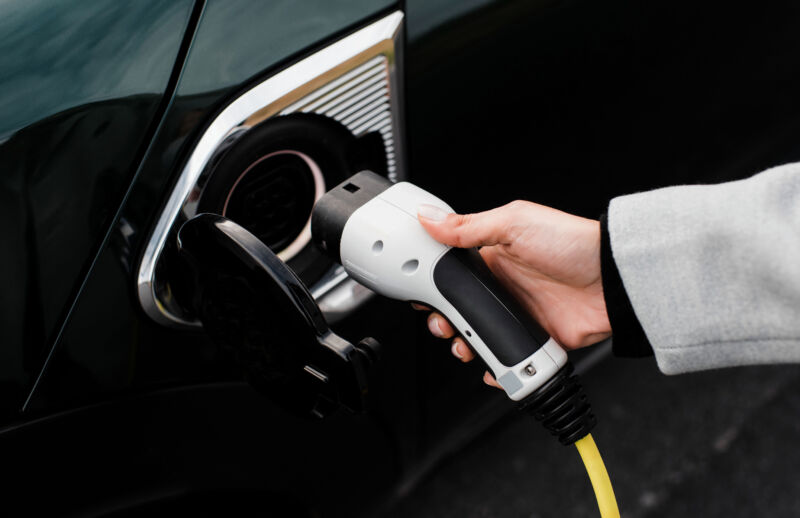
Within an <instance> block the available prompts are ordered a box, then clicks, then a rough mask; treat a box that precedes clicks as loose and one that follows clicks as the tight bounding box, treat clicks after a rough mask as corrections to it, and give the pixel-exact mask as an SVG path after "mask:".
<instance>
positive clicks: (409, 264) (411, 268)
mask: <svg viewBox="0 0 800 518" xmlns="http://www.w3.org/2000/svg"><path fill="white" fill-rule="evenodd" d="M417 268H419V261H417V260H416V259H411V260H408V261H406V262H404V263H403V266H402V267H401V269H402V270H403V273H404V274H406V275H411V274H412V273H414V272H416V271H417Z"/></svg>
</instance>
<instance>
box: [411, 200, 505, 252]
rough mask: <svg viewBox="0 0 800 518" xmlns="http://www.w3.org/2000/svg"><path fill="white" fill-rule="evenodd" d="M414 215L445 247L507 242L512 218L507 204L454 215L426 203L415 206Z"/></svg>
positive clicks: (467, 246)
mask: <svg viewBox="0 0 800 518" xmlns="http://www.w3.org/2000/svg"><path fill="white" fill-rule="evenodd" d="M417 217H418V219H419V222H420V224H422V226H423V227H424V228H425V230H427V231H428V234H430V235H431V237H433V238H434V239H435V240H436V241H439V242H440V243H443V244H445V245H448V246H455V247H457V248H472V247H474V246H491V245H496V244H501V243H508V242H509V239H508V235H509V229H510V226H511V225H510V224H511V222H512V218H511V217H510V215H509V210H508V208H507V207H499V208H496V209H492V210H488V211H486V212H477V213H475V214H454V213H447V212H445V211H444V210H442V209H441V208H439V207H436V206H434V205H427V204H426V205H420V206H419V207H418V208H417Z"/></svg>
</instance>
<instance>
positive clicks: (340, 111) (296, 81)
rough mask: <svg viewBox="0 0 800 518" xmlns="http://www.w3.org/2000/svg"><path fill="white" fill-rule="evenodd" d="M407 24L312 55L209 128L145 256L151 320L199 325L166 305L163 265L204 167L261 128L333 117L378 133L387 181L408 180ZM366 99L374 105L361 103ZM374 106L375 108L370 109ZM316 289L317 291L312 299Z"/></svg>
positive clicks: (380, 26)
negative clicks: (404, 161)
mask: <svg viewBox="0 0 800 518" xmlns="http://www.w3.org/2000/svg"><path fill="white" fill-rule="evenodd" d="M402 22H403V13H402V12H400V11H396V12H394V13H392V14H389V15H387V16H385V17H384V18H381V19H380V20H378V21H376V22H374V23H372V24H370V25H368V26H366V27H364V28H362V29H360V30H358V31H356V32H354V33H352V34H350V35H349V36H346V37H344V38H342V39H341V40H339V41H337V42H335V43H333V44H331V45H329V46H328V47H325V48H324V49H322V50H320V51H318V52H315V53H314V54H312V55H310V56H308V57H307V58H305V59H303V60H301V61H299V62H297V63H295V64H294V65H292V66H290V67H288V68H286V69H284V70H282V71H280V72H278V73H276V74H275V75H273V76H272V77H270V78H268V79H267V80H265V81H264V82H262V83H260V84H258V85H256V86H255V87H253V88H252V89H250V90H248V91H247V92H245V93H244V94H242V95H241V96H240V97H239V98H237V99H236V100H234V101H233V102H232V103H231V104H229V105H228V106H227V107H226V108H225V109H223V110H222V112H220V114H219V115H218V116H217V117H216V118H215V119H214V121H213V122H212V123H211V124H210V125H209V126H208V129H207V130H206V131H205V133H204V134H203V135H202V136H201V137H200V139H199V141H198V142H197V144H196V146H195V148H194V151H193V152H192V154H191V155H190V156H189V158H188V160H187V162H186V164H185V166H184V168H183V170H182V171H181V174H180V176H179V177H178V181H177V182H176V184H175V187H174V188H173V191H172V193H171V195H170V197H169V200H168V201H167V203H166V205H165V206H164V208H163V210H162V212H161V215H160V217H159V218H158V221H157V222H156V224H155V227H154V228H153V231H152V234H151V235H150V239H149V241H148V243H147V247H146V248H145V251H144V254H143V256H142V262H141V264H140V266H139V271H138V275H137V281H136V282H137V292H138V296H139V302H140V304H141V305H142V309H143V310H144V312H145V313H146V314H147V315H148V316H149V317H150V318H152V319H153V320H155V321H156V322H158V323H161V324H164V325H168V326H173V327H175V326H177V327H185V326H190V327H195V326H197V325H198V323H197V322H196V321H192V320H189V319H187V318H184V317H183V316H181V315H179V314H177V313H178V312H177V308H175V307H169V306H168V304H169V300H167V302H164V301H163V300H162V299H161V296H162V295H163V296H165V297H166V298H167V299H169V287H168V285H165V286H166V287H163V286H162V287H161V288H162V289H163V290H164V293H161V294H160V293H158V292H157V290H158V289H159V288H160V287H159V283H158V281H157V279H156V267H157V264H158V260H159V257H160V256H161V253H162V251H163V250H164V247H165V244H166V242H167V239H168V237H169V236H170V235H172V232H171V231H172V229H173V226H174V225H175V224H176V223H178V222H179V218H181V220H184V219H186V218H189V217H191V216H193V215H194V213H195V210H196V206H197V205H196V201H197V199H198V198H199V194H201V192H202V189H203V187H204V185H205V182H204V181H203V173H204V172H205V171H206V166H207V165H208V164H209V162H210V161H211V160H212V159H213V158H214V156H215V154H216V153H217V152H219V150H220V148H224V147H225V146H226V145H227V144H228V143H229V142H230V141H232V140H235V139H236V138H237V137H239V136H241V135H242V134H243V133H244V132H246V131H247V130H249V129H250V128H252V127H253V126H255V125H257V124H258V123H260V122H263V121H264V120H266V119H268V118H270V117H273V116H279V115H284V114H287V113H291V112H295V111H301V112H314V113H322V114H324V115H328V116H330V117H332V118H334V119H336V120H339V121H340V122H342V123H343V124H344V125H345V126H346V127H348V128H349V129H350V130H351V131H353V132H354V133H355V134H356V135H358V134H359V133H366V132H368V131H379V132H380V133H381V135H382V137H383V140H384V145H385V146H386V153H387V166H388V170H389V173H390V178H392V179H393V180H395V179H398V177H402V176H404V174H403V170H402V168H401V167H400V165H399V164H398V163H397V159H398V157H400V156H402V152H401V151H399V150H398V148H400V143H401V140H402V139H401V133H400V128H401V123H402V121H401V120H400V117H399V115H400V110H399V107H398V106H397V103H398V102H399V92H400V87H401V85H400V82H399V80H398V76H397V74H398V70H397V63H396V59H397V54H396V53H397V52H400V51H401V49H402V42H401V41H400V38H401V37H402V31H401V27H402ZM382 85H383V86H382ZM365 97H367V98H369V101H364V99H365ZM379 99H382V100H383V102H380V101H378V100H379ZM373 101H375V104H371V103H372V102H373ZM368 104H369V107H368V106H367V105H368ZM360 109H366V110H367V111H364V112H363V114H361V115H360V116H358V117H355V118H353V117H352V116H351V115H352V114H354V113H355V111H356V110H360ZM345 121H346V122H345ZM350 282H352V281H350ZM350 282H347V281H344V280H343V281H340V283H339V284H338V285H334V286H333V287H331V288H330V289H328V290H327V291H325V293H324V294H328V296H330V294H331V293H332V292H333V290H335V289H336V288H337V286H341V287H342V288H343V293H353V291H354V290H353V288H352V287H351V286H349V284H350ZM318 285H319V283H318V284H317V285H315V286H314V287H312V292H313V291H315V289H314V288H316V287H317V286H318ZM322 295H323V293H321V294H320V296H322ZM350 303H351V301H349V302H348V305H349V304H350ZM336 313H337V314H338V313H340V312H339V311H336Z"/></svg>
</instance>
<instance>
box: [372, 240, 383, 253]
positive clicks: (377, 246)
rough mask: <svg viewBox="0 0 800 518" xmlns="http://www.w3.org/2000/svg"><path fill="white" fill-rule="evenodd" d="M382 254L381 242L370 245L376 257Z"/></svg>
mask: <svg viewBox="0 0 800 518" xmlns="http://www.w3.org/2000/svg"><path fill="white" fill-rule="evenodd" d="M381 252H383V241H381V240H380V239H379V240H377V241H375V242H374V243H372V253H373V254H375V255H378V254H379V253H381Z"/></svg>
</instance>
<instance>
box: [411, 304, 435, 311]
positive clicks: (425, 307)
mask: <svg viewBox="0 0 800 518" xmlns="http://www.w3.org/2000/svg"><path fill="white" fill-rule="evenodd" d="M411 307H412V308H414V309H416V310H417V311H430V310H431V308H429V307H428V306H423V305H422V304H417V303H416V302H412V303H411Z"/></svg>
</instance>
